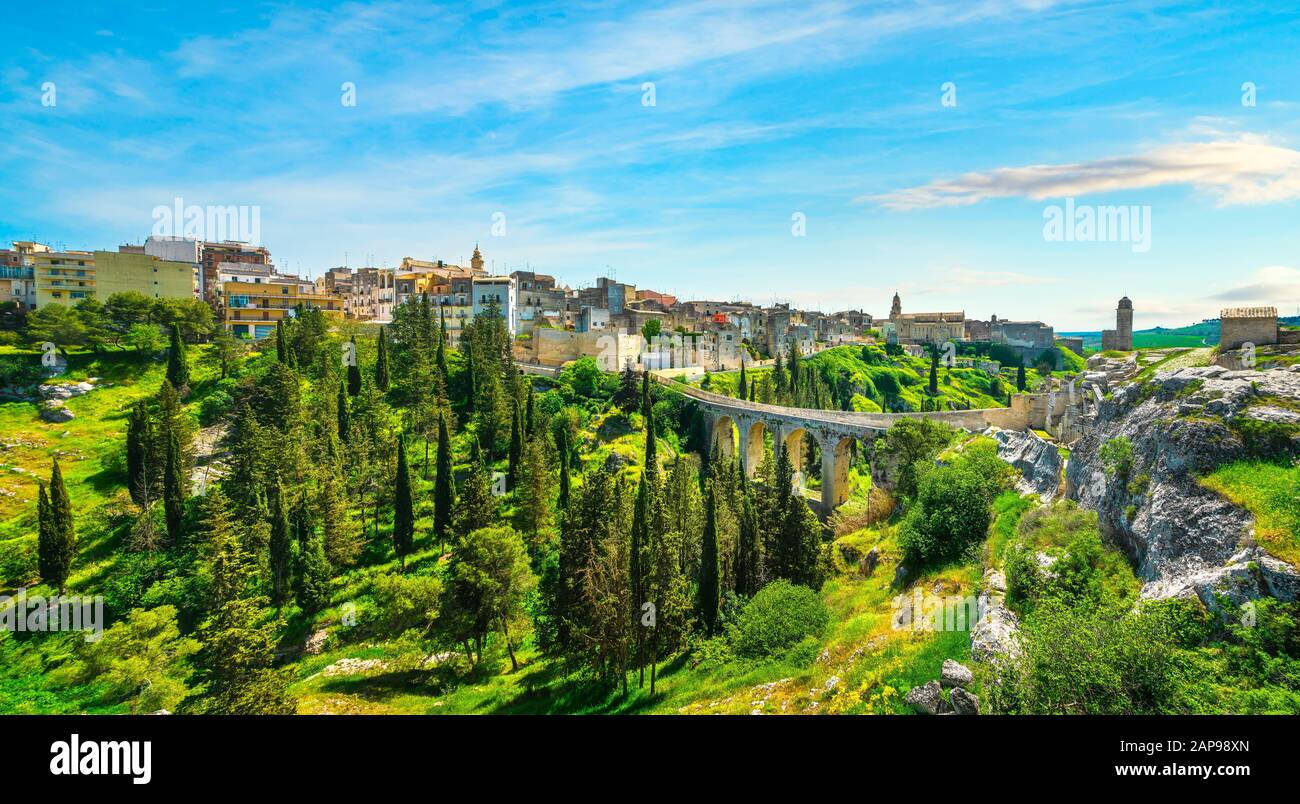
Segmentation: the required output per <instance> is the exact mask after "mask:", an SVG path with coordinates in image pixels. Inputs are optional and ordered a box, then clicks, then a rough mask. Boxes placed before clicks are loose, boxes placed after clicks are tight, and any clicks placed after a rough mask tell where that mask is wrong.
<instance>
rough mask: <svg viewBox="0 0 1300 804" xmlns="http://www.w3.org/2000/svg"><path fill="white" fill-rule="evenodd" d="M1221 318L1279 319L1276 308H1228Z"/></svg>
mask: <svg viewBox="0 0 1300 804" xmlns="http://www.w3.org/2000/svg"><path fill="white" fill-rule="evenodd" d="M1219 318H1277V308H1276V307H1226V308H1224V309H1223V310H1220V311H1219Z"/></svg>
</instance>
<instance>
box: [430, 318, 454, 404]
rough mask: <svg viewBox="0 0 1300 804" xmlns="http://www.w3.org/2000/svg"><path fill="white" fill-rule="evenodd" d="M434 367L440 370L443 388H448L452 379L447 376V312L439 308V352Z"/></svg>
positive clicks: (436, 354)
mask: <svg viewBox="0 0 1300 804" xmlns="http://www.w3.org/2000/svg"><path fill="white" fill-rule="evenodd" d="M434 366H436V367H437V369H438V375H439V376H440V377H442V384H443V387H444V388H446V387H448V384H449V380H450V379H451V378H450V377H449V376H448V374H447V312H446V311H445V310H443V309H442V307H441V306H439V307H438V350H437V352H436V353H435V357H434Z"/></svg>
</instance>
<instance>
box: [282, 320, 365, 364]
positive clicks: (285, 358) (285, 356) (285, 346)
mask: <svg viewBox="0 0 1300 804" xmlns="http://www.w3.org/2000/svg"><path fill="white" fill-rule="evenodd" d="M288 327H289V319H288V318H281V319H280V321H279V323H277V324H276V326H275V359H276V360H279V361H280V362H281V363H284V364H285V365H288V364H289V342H288V340H286V339H285V337H284V331H285V330H286V329H287V328H288ZM354 343H355V341H354Z"/></svg>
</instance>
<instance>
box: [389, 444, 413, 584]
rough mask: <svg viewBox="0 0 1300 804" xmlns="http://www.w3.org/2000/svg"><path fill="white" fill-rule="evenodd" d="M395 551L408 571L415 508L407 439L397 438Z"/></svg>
mask: <svg viewBox="0 0 1300 804" xmlns="http://www.w3.org/2000/svg"><path fill="white" fill-rule="evenodd" d="M393 487H394V489H395V492H394V494H393V551H394V552H395V553H397V557H398V559H400V560H401V562H402V572H406V554H407V553H409V552H411V546H412V544H413V543H414V540H415V509H414V505H413V502H412V499H411V474H410V470H409V468H408V467H407V465H406V440H405V439H403V438H401V437H400V436H399V437H398V439H397V477H396V478H395V480H394V482H393Z"/></svg>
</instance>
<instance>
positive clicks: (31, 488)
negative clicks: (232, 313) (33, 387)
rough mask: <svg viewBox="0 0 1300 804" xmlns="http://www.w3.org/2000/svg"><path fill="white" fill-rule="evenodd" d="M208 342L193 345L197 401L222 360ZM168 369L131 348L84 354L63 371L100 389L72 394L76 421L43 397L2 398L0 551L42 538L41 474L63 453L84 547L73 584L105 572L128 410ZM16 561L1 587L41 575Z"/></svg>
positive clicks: (0, 576) (16, 550)
mask: <svg viewBox="0 0 1300 804" xmlns="http://www.w3.org/2000/svg"><path fill="white" fill-rule="evenodd" d="M204 348H205V347H191V348H190V350H189V355H190V363H191V374H192V376H193V382H192V388H193V389H194V391H193V392H192V394H191V397H190V402H189V404H188V405H187V407H188V408H190V409H193V408H194V407H195V403H196V401H197V400H198V399H199V398H200V397H201V395H202V393H203V391H204V390H205V389H206V387H207V386H209V385H211V383H212V382H213V380H214V379H215V368H212V367H208V366H205V365H204V364H203V363H201V362H200V361H199V360H198V359H197V358H198V356H199V355H200V354H202V352H203V350H204ZM165 373H166V369H165V365H164V364H163V363H161V362H156V361H153V360H149V359H147V358H141V357H139V356H137V355H135V354H133V353H129V352H128V353H122V352H107V353H104V354H103V355H100V356H95V355H90V354H79V355H74V356H73V359H72V361H71V362H70V365H69V370H68V373H67V374H66V375H65V376H64V377H61V378H60V379H62V380H83V379H87V378H89V377H98V378H99V379H100V381H99V383H97V386H96V390H94V391H91V392H90V393H87V394H85V395H83V396H79V397H75V398H73V399H70V400H68V401H67V407H68V408H69V409H70V410H71V411H72V412H73V413H74V414H76V418H74V419H73V420H72V421H69V422H65V423H59V424H55V423H50V422H45V421H42V420H41V419H40V417H39V416H38V415H37V414H38V412H39V410H40V408H39V406H38V405H37V404H36V403H32V402H5V403H0V489H3V490H4V493H0V555H18V554H20V553H22V552H24V551H25V550H30V549H31V545H33V544H34V541H35V532H36V492H37V481H38V479H40V480H42V481H45V482H48V481H49V477H50V469H51V467H52V465H53V462H54V457H55V455H57V456H58V458H59V464H60V467H61V469H62V471H63V477H64V481H65V483H66V484H67V489H68V496H69V497H70V499H71V501H72V506H73V510H74V511H75V512H76V515H77V525H78V537H79V544H78V548H79V552H78V556H77V558H76V560H74V562H73V574H72V577H71V578H70V579H69V585H70V587H71V588H72V589H73V590H76V589H78V588H85V587H86V586H87V585H88V584H91V585H93V584H92V581H93V580H94V579H95V578H98V577H101V576H102V574H103V573H104V572H105V571H106V569H107V568H108V566H109V565H110V564H111V563H112V562H113V561H114V560H115V556H116V553H115V551H114V549H113V547H114V538H115V534H114V532H113V531H112V530H111V529H109V528H104V527H100V526H99V525H100V524H102V519H103V517H104V515H106V514H107V513H108V511H107V510H103V509H104V506H105V505H106V504H107V503H109V502H110V501H111V500H112V498H113V496H114V494H116V493H117V492H119V491H120V490H122V489H123V488H124V485H125V478H124V476H123V475H124V464H123V460H122V448H123V443H124V441H125V438H126V416H127V412H128V411H129V410H130V408H131V405H132V404H133V403H134V402H135V401H136V400H138V399H141V398H143V397H146V396H150V395H152V394H154V393H156V392H157V390H158V386H159V385H160V384H161V383H162V380H163V377H164V375H165ZM13 566H14V562H12V561H11V562H9V563H8V564H6V563H4V562H2V561H0V587H12V586H16V585H20V584H23V583H28V582H30V581H32V580H34V578H33V577H15V576H14V575H12V574H11V573H9V572H5V571H3V569H2V568H5V567H13Z"/></svg>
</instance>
